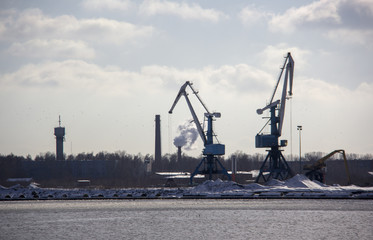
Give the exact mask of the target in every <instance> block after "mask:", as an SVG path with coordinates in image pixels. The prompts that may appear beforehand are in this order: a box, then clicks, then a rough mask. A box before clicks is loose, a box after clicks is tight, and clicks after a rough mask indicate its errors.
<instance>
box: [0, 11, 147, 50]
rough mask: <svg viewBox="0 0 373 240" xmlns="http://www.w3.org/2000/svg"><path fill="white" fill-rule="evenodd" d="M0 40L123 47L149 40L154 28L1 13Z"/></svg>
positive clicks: (94, 20)
mask: <svg viewBox="0 0 373 240" xmlns="http://www.w3.org/2000/svg"><path fill="white" fill-rule="evenodd" d="M0 17H1V18H2V19H3V24H2V27H1V28H0V30H1V29H2V30H1V31H0V39H2V40H17V41H20V39H22V40H23V39H26V40H29V39H34V38H38V39H43V38H46V39H80V40H84V41H89V42H96V43H101V42H109V43H115V44H123V43H127V42H135V41H136V40H137V39H139V38H140V39H142V38H148V37H150V36H151V35H152V34H153V33H154V29H153V27H150V26H137V25H134V24H131V23H127V22H120V21H116V20H110V19H105V18H98V19H77V18H75V17H74V16H70V15H62V16H58V17H54V18H53V17H49V16H46V15H44V14H43V13H42V12H41V11H40V10H39V9H28V10H25V11H23V12H20V13H17V12H14V11H13V12H9V11H8V12H3V14H2V15H1V16H0Z"/></svg>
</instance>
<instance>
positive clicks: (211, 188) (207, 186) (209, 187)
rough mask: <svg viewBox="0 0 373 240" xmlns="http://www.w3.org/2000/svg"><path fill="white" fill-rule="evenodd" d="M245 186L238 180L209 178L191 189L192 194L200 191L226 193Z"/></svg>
mask: <svg viewBox="0 0 373 240" xmlns="http://www.w3.org/2000/svg"><path fill="white" fill-rule="evenodd" d="M243 188H244V187H243V186H242V185H240V184H238V183H236V182H232V181H223V180H221V179H217V180H215V181H213V180H207V181H205V182H203V183H201V184H200V185H198V186H195V187H193V188H192V189H190V190H189V193H190V194H198V193H224V192H227V191H232V190H236V189H243Z"/></svg>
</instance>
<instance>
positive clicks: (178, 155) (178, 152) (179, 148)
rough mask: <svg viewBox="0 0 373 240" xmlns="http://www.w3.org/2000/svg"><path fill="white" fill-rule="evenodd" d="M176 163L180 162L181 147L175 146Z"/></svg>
mask: <svg viewBox="0 0 373 240" xmlns="http://www.w3.org/2000/svg"><path fill="white" fill-rule="evenodd" d="M177 161H178V162H180V161H181V146H177Z"/></svg>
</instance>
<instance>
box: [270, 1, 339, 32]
mask: <svg viewBox="0 0 373 240" xmlns="http://www.w3.org/2000/svg"><path fill="white" fill-rule="evenodd" d="M340 3H341V0H320V1H317V2H313V3H311V4H309V5H305V6H302V7H299V8H290V9H288V10H287V11H286V12H285V13H284V14H282V15H275V16H274V17H273V18H272V19H271V20H270V22H269V27H270V29H271V30H272V31H282V32H293V31H294V30H295V29H296V28H297V27H298V26H299V25H303V24H307V23H324V24H325V23H331V24H339V23H341V17H340V16H339V14H338V8H339V6H340Z"/></svg>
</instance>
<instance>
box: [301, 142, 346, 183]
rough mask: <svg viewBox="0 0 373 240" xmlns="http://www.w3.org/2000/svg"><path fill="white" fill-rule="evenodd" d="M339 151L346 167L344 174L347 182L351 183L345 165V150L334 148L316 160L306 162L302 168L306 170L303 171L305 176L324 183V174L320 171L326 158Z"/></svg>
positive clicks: (324, 164)
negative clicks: (309, 162) (310, 162)
mask: <svg viewBox="0 0 373 240" xmlns="http://www.w3.org/2000/svg"><path fill="white" fill-rule="evenodd" d="M336 153H340V154H342V155H343V159H344V163H345V167H346V174H347V181H348V182H347V183H348V184H351V177H350V172H349V170H348V165H347V159H346V154H345V151H344V150H342V149H339V150H335V151H333V152H331V153H329V154H328V155H326V156H324V157H322V158H320V159H319V160H317V161H316V162H314V163H312V164H306V165H304V166H303V170H304V171H307V172H306V173H305V175H306V177H308V178H309V179H311V180H317V181H319V182H322V183H324V174H323V173H322V169H323V168H325V167H326V163H325V162H326V160H328V159H329V158H330V157H332V156H333V155H334V154H336Z"/></svg>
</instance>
